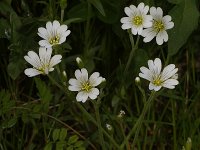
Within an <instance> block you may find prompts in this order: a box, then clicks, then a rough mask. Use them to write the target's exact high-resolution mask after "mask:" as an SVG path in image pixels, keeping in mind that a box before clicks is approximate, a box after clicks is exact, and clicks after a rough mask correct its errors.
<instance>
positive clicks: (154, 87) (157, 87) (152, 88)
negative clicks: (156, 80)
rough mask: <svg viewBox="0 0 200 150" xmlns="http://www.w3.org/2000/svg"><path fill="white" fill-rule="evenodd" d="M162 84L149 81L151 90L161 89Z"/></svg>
mask: <svg viewBox="0 0 200 150" xmlns="http://www.w3.org/2000/svg"><path fill="white" fill-rule="evenodd" d="M161 87H162V86H156V85H154V84H152V83H151V82H150V83H149V90H154V91H159V90H160V89H161Z"/></svg>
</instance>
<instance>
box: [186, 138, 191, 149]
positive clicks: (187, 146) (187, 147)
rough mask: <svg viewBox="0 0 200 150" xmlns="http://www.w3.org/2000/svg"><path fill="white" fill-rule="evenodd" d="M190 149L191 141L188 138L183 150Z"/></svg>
mask: <svg viewBox="0 0 200 150" xmlns="http://www.w3.org/2000/svg"><path fill="white" fill-rule="evenodd" d="M191 149H192V140H191V138H190V137H188V139H187V142H186V144H185V150H191Z"/></svg>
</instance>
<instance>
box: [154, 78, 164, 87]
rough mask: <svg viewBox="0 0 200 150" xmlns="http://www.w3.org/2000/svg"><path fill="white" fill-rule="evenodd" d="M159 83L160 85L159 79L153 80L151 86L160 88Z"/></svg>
mask: <svg viewBox="0 0 200 150" xmlns="http://www.w3.org/2000/svg"><path fill="white" fill-rule="evenodd" d="M161 83H162V81H161V80H160V79H159V78H158V79H155V80H154V81H153V84H154V85H156V86H160V85H161Z"/></svg>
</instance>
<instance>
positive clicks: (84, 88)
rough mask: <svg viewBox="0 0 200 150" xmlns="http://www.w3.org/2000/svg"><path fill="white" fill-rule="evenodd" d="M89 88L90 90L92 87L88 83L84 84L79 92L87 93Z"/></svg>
mask: <svg viewBox="0 0 200 150" xmlns="http://www.w3.org/2000/svg"><path fill="white" fill-rule="evenodd" d="M91 88H92V86H91V85H90V84H89V83H88V82H86V83H83V84H82V88H81V90H83V91H86V92H89V91H90V89H91Z"/></svg>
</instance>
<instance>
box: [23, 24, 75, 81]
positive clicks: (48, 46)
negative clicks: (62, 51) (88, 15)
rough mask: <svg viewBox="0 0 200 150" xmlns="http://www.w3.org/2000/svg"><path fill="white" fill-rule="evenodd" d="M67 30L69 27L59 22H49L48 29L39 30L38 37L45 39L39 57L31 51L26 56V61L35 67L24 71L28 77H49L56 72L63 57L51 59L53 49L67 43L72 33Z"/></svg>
mask: <svg viewBox="0 0 200 150" xmlns="http://www.w3.org/2000/svg"><path fill="white" fill-rule="evenodd" d="M67 29H68V27H67V25H60V23H59V22H58V21H57V20H54V21H53V23H51V22H47V23H46V28H43V27H40V28H38V35H39V36H40V37H42V38H43V40H40V41H39V45H40V48H39V55H38V54H37V53H35V52H34V51H29V52H28V54H27V56H24V59H25V60H26V61H27V62H28V63H30V64H31V65H32V66H33V68H28V69H25V71H24V73H25V74H26V75H27V76H28V77H33V76H36V75H39V74H43V75H47V74H49V72H51V71H53V70H54V68H53V67H54V66H55V65H57V64H58V63H60V62H61V58H62V56H61V55H54V56H53V57H51V54H52V47H53V46H54V45H57V44H61V43H63V42H65V40H66V37H67V36H68V35H69V34H70V32H71V31H70V30H67Z"/></svg>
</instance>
